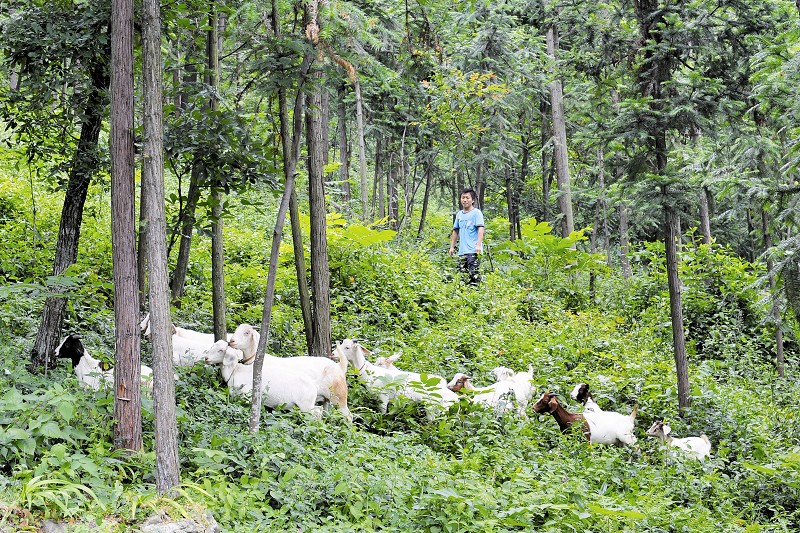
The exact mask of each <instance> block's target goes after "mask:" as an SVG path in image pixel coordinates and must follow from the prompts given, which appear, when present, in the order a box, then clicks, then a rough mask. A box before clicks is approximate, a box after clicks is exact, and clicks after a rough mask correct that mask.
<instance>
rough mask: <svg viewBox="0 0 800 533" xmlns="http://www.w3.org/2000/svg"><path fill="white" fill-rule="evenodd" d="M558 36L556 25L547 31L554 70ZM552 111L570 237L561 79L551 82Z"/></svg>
mask: <svg viewBox="0 0 800 533" xmlns="http://www.w3.org/2000/svg"><path fill="white" fill-rule="evenodd" d="M557 51H558V34H557V31H556V28H555V23H553V25H552V26H550V27H549V28H548V29H547V53H548V55H549V56H550V60H551V61H552V62H553V70H554V71H555V69H556V68H555V64H556V61H557V59H558V52H557ZM550 99H551V106H550V107H551V111H552V114H553V141H554V142H553V156H554V157H553V159H554V162H555V167H556V177H557V180H558V190H559V195H558V206H559V210H560V211H561V217H562V218H561V235H562V236H563V237H569V235H570V233H572V232H573V231H574V230H575V225H574V222H573V218H572V193H571V190H570V176H569V160H568V158H567V127H566V119H565V117H564V94H563V91H562V88H561V79H560V78H558V77H556V78H555V79H554V80H553V81H552V82H550Z"/></svg>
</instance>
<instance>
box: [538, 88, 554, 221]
mask: <svg viewBox="0 0 800 533" xmlns="http://www.w3.org/2000/svg"><path fill="white" fill-rule="evenodd" d="M548 107H549V106H548V104H547V100H546V99H545V98H542V99H541V101H540V103H539V111H540V112H541V116H542V128H541V144H542V160H541V167H542V214H541V217H540V221H545V222H549V221H550V220H551V218H552V216H553V215H552V213H551V212H550V183H551V182H552V181H553V165H552V164H551V161H552V159H553V158H552V151H551V153H550V154H549V153H548V150H547V144H548V142H549V140H550V138H551V137H552V132H551V130H550V127H549V121H548V120H547V118H546V117H547V115H548V112H547V111H548Z"/></svg>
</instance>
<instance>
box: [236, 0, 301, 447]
mask: <svg viewBox="0 0 800 533" xmlns="http://www.w3.org/2000/svg"><path fill="white" fill-rule="evenodd" d="M272 31H273V33H274V34H275V38H276V39H278V40H279V39H280V36H281V26H280V14H279V12H278V2H277V0H272ZM310 64H311V56H310V55H306V57H305V58H304V61H303V65H302V67H301V72H300V79H299V80H298V83H297V99H296V101H295V106H294V123H293V124H292V126H293V128H292V133H291V137H290V134H289V104H288V102H287V98H286V89H285V88H284V87H280V88H279V89H278V109H279V116H280V124H281V125H280V130H281V144H282V149H283V174H284V189H283V196H282V197H281V203H280V207H279V208H278V214H277V217H276V218H275V229H274V230H273V232H272V249H271V250H270V255H269V270H268V273H267V288H266V291H265V293H264V307H263V308H262V310H261V337H260V338H259V341H258V347H257V348H256V360H255V361H254V362H253V401H252V403H251V405H250V423H249V428H250V432H251V433H255V432H257V431H258V428H259V426H260V424H261V382H262V366H263V364H264V354H265V352H266V350H267V342H268V341H269V328H270V321H271V319H272V304H273V301H274V298H275V280H276V278H277V277H278V259H279V256H280V251H281V237H282V236H283V225H284V222H285V220H286V212H287V211H288V210H289V204H290V202H291V197H292V195H293V194H294V182H295V176H296V175H297V172H296V171H297V160H298V159H299V158H300V137H301V135H302V133H303V113H304V107H305V93H304V92H303V81H304V79H305V75H306V72H307V69H308V66H309V65H310Z"/></svg>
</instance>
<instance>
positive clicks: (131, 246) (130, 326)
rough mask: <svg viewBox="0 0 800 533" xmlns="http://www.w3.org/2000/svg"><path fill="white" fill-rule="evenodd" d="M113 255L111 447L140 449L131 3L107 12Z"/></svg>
mask: <svg viewBox="0 0 800 533" xmlns="http://www.w3.org/2000/svg"><path fill="white" fill-rule="evenodd" d="M111 65H112V70H111V134H110V146H111V250H112V251H111V255H112V260H113V271H114V325H115V328H114V341H115V342H114V346H115V352H116V353H115V365H114V419H115V421H116V424H115V426H114V446H115V447H116V448H118V449H127V450H135V451H138V450H141V449H142V412H141V401H140V397H139V394H140V384H141V381H140V380H141V367H140V362H139V356H140V346H139V328H138V322H139V320H138V318H139V317H138V313H139V285H138V281H137V272H138V270H137V261H136V224H135V220H136V214H135V210H136V208H135V205H136V179H135V175H134V143H133V1H132V0H112V8H111Z"/></svg>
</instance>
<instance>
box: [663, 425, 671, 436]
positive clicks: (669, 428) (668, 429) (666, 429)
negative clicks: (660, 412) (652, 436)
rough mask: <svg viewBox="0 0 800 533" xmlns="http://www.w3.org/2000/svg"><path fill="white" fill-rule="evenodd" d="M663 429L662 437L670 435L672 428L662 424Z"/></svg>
mask: <svg viewBox="0 0 800 533" xmlns="http://www.w3.org/2000/svg"><path fill="white" fill-rule="evenodd" d="M663 429H664V436H667V435H669V434H670V432H671V431H672V428H671V427H669V426H668V425H666V424H664V428H663Z"/></svg>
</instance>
